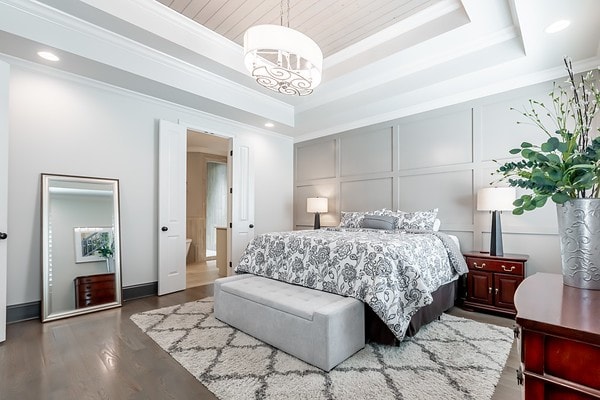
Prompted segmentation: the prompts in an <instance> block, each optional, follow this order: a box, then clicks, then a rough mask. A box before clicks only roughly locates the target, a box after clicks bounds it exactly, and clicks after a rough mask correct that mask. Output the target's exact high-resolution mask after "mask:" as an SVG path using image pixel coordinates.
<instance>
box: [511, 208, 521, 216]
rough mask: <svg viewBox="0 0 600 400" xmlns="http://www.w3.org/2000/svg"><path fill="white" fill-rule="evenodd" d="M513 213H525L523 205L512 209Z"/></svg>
mask: <svg viewBox="0 0 600 400" xmlns="http://www.w3.org/2000/svg"><path fill="white" fill-rule="evenodd" d="M512 213H513V214H514V215H523V209H522V208H521V207H517V208H515V209H514V210H513V211H512Z"/></svg>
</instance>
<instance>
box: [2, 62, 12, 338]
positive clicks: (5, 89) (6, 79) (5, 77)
mask: <svg viewBox="0 0 600 400" xmlns="http://www.w3.org/2000/svg"><path fill="white" fill-rule="evenodd" d="M9 85H10V65H9V64H7V63H5V62H3V61H0V232H4V233H8V141H9V137H8V136H9V132H8V130H9V128H8V126H9V125H8V118H9V107H8V102H9V99H8V96H9V89H10V88H9ZM7 270H8V239H6V240H0V343H2V342H4V341H5V340H6V305H7V304H6V300H7V293H6V292H7V289H8V283H7V279H8V277H7V272H8V271H7Z"/></svg>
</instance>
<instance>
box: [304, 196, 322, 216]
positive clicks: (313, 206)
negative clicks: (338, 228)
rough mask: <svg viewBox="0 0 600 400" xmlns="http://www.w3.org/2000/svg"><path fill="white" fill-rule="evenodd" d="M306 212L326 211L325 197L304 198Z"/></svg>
mask: <svg viewBox="0 0 600 400" xmlns="http://www.w3.org/2000/svg"><path fill="white" fill-rule="evenodd" d="M306 212H308V213H326V212H327V197H309V198H307V199H306Z"/></svg>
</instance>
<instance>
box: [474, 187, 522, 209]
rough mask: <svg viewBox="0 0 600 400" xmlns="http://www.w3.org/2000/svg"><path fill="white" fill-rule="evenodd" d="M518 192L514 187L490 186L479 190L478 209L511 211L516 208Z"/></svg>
mask: <svg viewBox="0 0 600 400" xmlns="http://www.w3.org/2000/svg"><path fill="white" fill-rule="evenodd" d="M516 196H517V192H516V190H515V188H513V187H489V188H483V189H479V190H478V191H477V210H479V211H509V210H512V209H514V206H513V202H514V201H515V198H516Z"/></svg>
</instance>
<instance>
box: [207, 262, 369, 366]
mask: <svg viewBox="0 0 600 400" xmlns="http://www.w3.org/2000/svg"><path fill="white" fill-rule="evenodd" d="M215 317H216V318H217V319H219V320H221V321H223V322H225V323H227V324H229V325H231V326H233V327H235V328H237V329H240V330H242V331H244V332H245V333H247V334H249V335H251V336H254V337H255V338H257V339H260V340H262V341H263V342H265V343H268V344H270V345H272V346H274V347H277V348H278V349H280V350H283V351H285V352H286V353H288V354H291V355H293V356H295V357H297V358H299V359H301V360H303V361H305V362H307V363H309V364H312V365H314V366H316V367H319V368H321V369H323V370H325V371H329V370H331V369H332V368H333V367H335V366H336V365H337V364H339V363H341V362H342V361H344V360H345V359H346V358H348V357H350V356H351V355H352V354H354V353H355V352H357V351H358V350H360V349H362V348H363V347H364V346H365V322H364V321H365V318H364V306H363V303H362V302H361V301H359V300H356V299H353V298H351V297H343V296H338V295H335V294H332V293H327V292H322V291H319V290H313V289H309V288H305V287H302V286H296V285H292V284H289V283H285V282H280V281H276V280H273V279H268V278H263V277H259V276H255V275H251V274H246V275H235V276H230V277H227V278H220V279H217V280H216V281H215Z"/></svg>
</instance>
